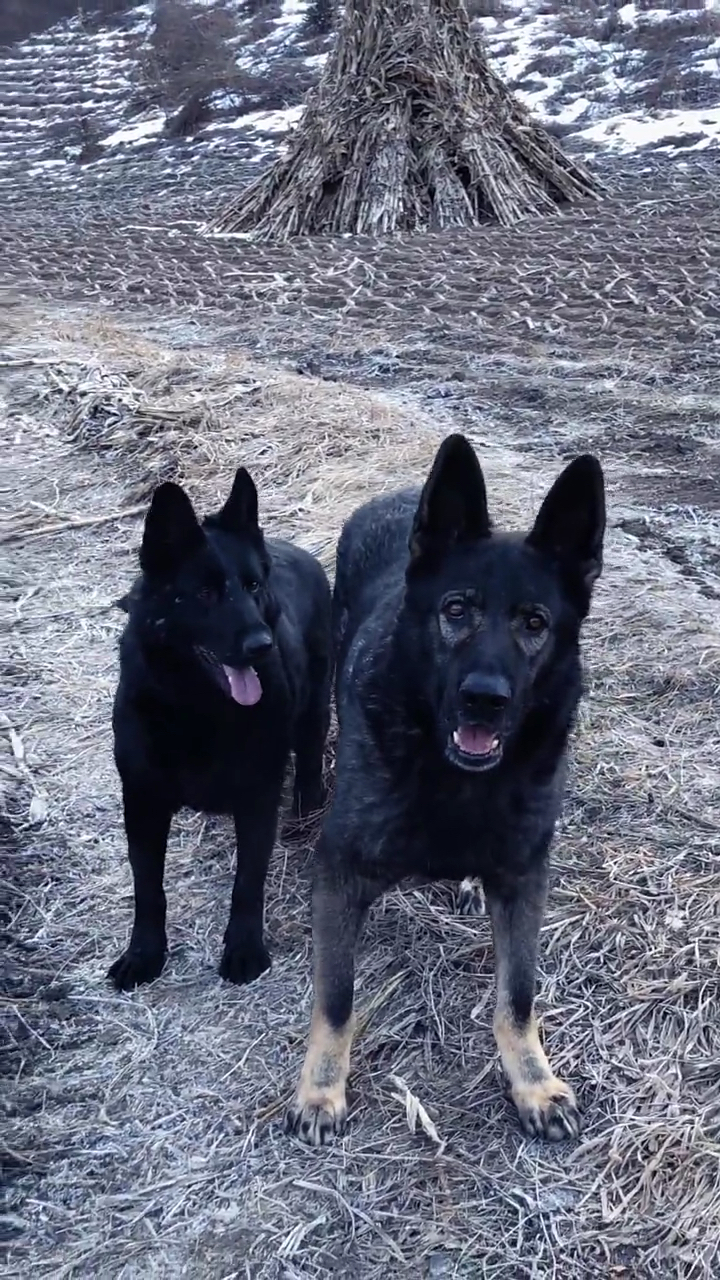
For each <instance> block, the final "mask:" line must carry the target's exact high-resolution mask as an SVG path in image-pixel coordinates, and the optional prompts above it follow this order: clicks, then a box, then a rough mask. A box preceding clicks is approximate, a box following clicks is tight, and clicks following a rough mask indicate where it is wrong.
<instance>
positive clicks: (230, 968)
mask: <svg viewBox="0 0 720 1280" xmlns="http://www.w3.org/2000/svg"><path fill="white" fill-rule="evenodd" d="M270 964H271V961H270V956H269V954H268V951H267V948H266V947H265V944H264V943H263V942H262V941H251V940H250V939H248V938H243V939H241V940H240V941H238V942H226V943H225V947H224V950H223V953H222V959H221V961H220V967H219V973H220V977H221V978H224V979H225V981H226V982H234V983H235V984H236V985H237V986H242V985H243V984H245V983H247V982H254V981H255V979H256V978H259V977H260V974H261V973H265V971H266V970H267V969H269V968H270Z"/></svg>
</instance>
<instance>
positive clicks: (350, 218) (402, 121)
mask: <svg viewBox="0 0 720 1280" xmlns="http://www.w3.org/2000/svg"><path fill="white" fill-rule="evenodd" d="M599 191H600V184H599V183H598V181H597V180H596V179H595V178H594V177H593V176H592V174H591V173H590V172H589V171H588V170H587V169H586V167H585V166H584V165H583V164H581V162H580V161H579V160H575V159H571V158H570V157H569V156H567V155H565V153H564V152H563V151H562V149H561V148H560V146H559V145H558V143H557V142H556V141H555V140H554V139H553V138H551V137H550V135H549V134H548V133H547V132H546V131H545V130H544V129H543V128H542V127H541V126H540V124H538V123H537V122H536V121H535V120H533V119H532V117H531V116H530V113H529V112H528V111H527V109H526V108H525V107H524V106H523V105H522V104H521V103H520V101H519V100H518V99H516V98H514V97H513V95H512V94H511V93H510V91H509V90H508V89H507V88H506V87H505V85H504V84H503V82H502V81H501V80H500V78H499V77H498V76H497V75H496V74H495V72H494V71H493V70H492V68H491V67H490V65H489V62H488V59H487V56H486V54H485V50H484V48H483V45H482V42H481V40H480V38H479V36H477V35H476V34H474V33H473V32H471V30H470V23H469V20H468V15H467V11H466V9H465V4H464V0H398V2H393V3H392V4H388V3H386V0H348V3H347V4H346V5H345V6H344V9H343V16H342V19H341V24H340V29H339V32H338V36H337V39H336V40H335V42H334V45H333V48H332V50H331V52H330V54H329V57H328V61H327V64H326V66H325V68H324V70H323V73H322V76H321V79H320V83H319V85H318V86H317V88H316V89H314V90H312V92H311V93H310V95H309V97H308V101H307V105H306V107H305V111H304V114H303V117H302V119H301V121H300V124H299V126H298V128H297V130H296V131H295V133H294V135H293V136H292V138H291V141H290V146H289V150H288V154H287V156H286V157H284V158H282V159H279V160H277V161H276V162H275V163H274V164H273V165H272V166H271V167H270V169H269V170H268V171H267V172H266V173H264V174H262V175H261V176H260V177H259V178H258V179H257V180H256V181H255V182H253V183H251V184H250V185H249V186H247V187H246V188H245V189H244V190H243V192H242V193H241V194H240V195H239V196H238V197H237V199H236V200H234V201H233V202H232V203H231V204H230V205H228V207H227V208H226V209H225V210H223V212H222V213H221V214H220V215H219V216H218V217H217V218H216V219H215V220H214V221H213V223H212V224H211V228H210V229H211V230H212V231H215V232H228V231H230V232H254V233H255V234H256V235H257V237H258V238H259V239H279V240H287V239H290V238H292V237H293V236H303V235H318V234H325V235H331V234H342V233H348V232H353V233H358V234H361V235H362V234H368V235H385V234H387V233H389V232H393V231H403V230H405V231H407V230H410V231H417V230H421V229H430V230H444V229H445V228H449V227H476V226H478V225H479V224H480V223H482V222H487V221H492V222H500V223H502V224H504V225H505V226H510V225H512V224H513V223H515V222H517V221H518V219H520V218H523V217H526V216H528V215H529V214H538V213H552V212H554V211H555V209H556V206H557V205H558V204H565V203H567V202H569V201H572V200H578V199H580V198H581V197H584V196H591V195H597V194H599Z"/></svg>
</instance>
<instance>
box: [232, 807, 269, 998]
mask: <svg viewBox="0 0 720 1280" xmlns="http://www.w3.org/2000/svg"><path fill="white" fill-rule="evenodd" d="M281 795H282V785H280V786H277V787H276V786H273V787H272V788H268V790H267V792H266V793H265V794H264V795H262V796H257V795H248V796H246V797H244V798H243V799H244V803H242V804H239V805H238V808H237V809H236V810H235V813H234V819H235V837H236V842H237V864H236V867H235V881H234V883H233V891H232V902H231V905H230V918H229V920H228V924H227V928H226V930H225V938H224V947H223V953H222V959H221V960H220V968H219V973H220V977H221V978H225V979H226V980H227V981H228V982H235V983H237V984H238V985H240V984H242V983H247V982H254V980H255V978H259V977H260V974H261V973H264V972H265V970H266V969H269V968H270V956H269V955H268V952H267V949H266V947H265V943H264V941H263V916H264V911H265V880H266V878H267V871H268V866H269V863H270V857H271V854H272V851H273V845H274V844H275V832H276V829H277V817H278V809H279V807H280V798H281Z"/></svg>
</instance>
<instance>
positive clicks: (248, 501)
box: [214, 467, 258, 533]
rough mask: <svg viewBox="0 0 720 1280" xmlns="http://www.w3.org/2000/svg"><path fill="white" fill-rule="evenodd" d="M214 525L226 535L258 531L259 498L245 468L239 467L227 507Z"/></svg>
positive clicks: (219, 514) (220, 513) (219, 513)
mask: <svg viewBox="0 0 720 1280" xmlns="http://www.w3.org/2000/svg"><path fill="white" fill-rule="evenodd" d="M214 524H216V526H217V527H218V528H219V529H224V530H225V531H226V533H248V532H256V531H257V529H258V496H257V489H256V488H255V483H254V481H253V478H252V476H251V475H250V472H249V471H246V469H245V467H238V469H237V471H236V472H235V479H234V480H233V487H232V489H231V490H230V496H229V498H228V500H227V502H226V503H225V506H224V507H223V508H222V510H221V511H219V512H218V514H217V516H216V518H215V520H214Z"/></svg>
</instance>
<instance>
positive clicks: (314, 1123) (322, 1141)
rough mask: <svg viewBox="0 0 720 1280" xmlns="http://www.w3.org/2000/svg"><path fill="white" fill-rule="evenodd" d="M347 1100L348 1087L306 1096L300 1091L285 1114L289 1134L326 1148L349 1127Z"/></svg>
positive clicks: (309, 1143) (312, 1145)
mask: <svg viewBox="0 0 720 1280" xmlns="http://www.w3.org/2000/svg"><path fill="white" fill-rule="evenodd" d="M346 1120H347V1103H346V1101H345V1089H344V1088H340V1087H337V1088H334V1089H329V1090H326V1091H325V1092H321V1091H320V1090H317V1091H313V1093H312V1094H309V1095H308V1096H306V1097H303V1095H302V1093H300V1094H298V1096H297V1098H296V1099H295V1102H294V1103H293V1105H292V1106H291V1107H289V1108H288V1111H287V1114H286V1116H285V1131H286V1133H294V1134H295V1135H296V1136H297V1137H298V1138H302V1140H303V1142H307V1144H308V1146H310V1147H324V1146H326V1145H327V1143H329V1142H332V1140H333V1138H335V1137H339V1136H340V1134H342V1133H343V1131H344V1129H345V1123H346Z"/></svg>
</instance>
